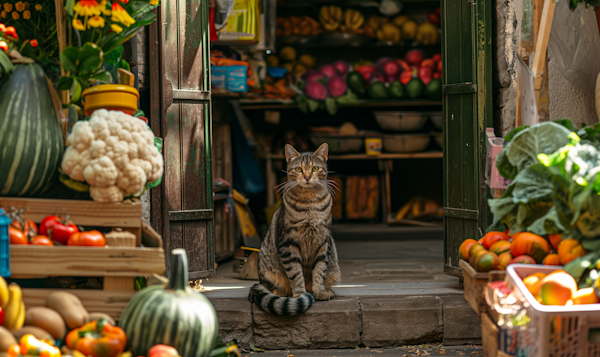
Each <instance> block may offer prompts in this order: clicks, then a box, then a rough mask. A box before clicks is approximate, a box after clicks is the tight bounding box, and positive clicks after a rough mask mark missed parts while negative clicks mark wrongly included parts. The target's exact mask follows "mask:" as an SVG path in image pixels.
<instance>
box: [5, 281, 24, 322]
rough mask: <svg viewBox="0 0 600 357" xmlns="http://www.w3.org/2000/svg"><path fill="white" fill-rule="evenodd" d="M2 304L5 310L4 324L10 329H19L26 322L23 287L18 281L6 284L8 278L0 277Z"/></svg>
mask: <svg viewBox="0 0 600 357" xmlns="http://www.w3.org/2000/svg"><path fill="white" fill-rule="evenodd" d="M0 300H1V301H0V304H2V309H3V310H4V322H3V323H2V326H4V327H6V328H7V329H9V330H18V329H20V328H21V327H23V323H25V304H24V303H23V293H22V291H21V287H20V286H19V285H17V284H16V283H11V284H10V285H8V286H7V285H6V280H4V279H3V278H2V277H0Z"/></svg>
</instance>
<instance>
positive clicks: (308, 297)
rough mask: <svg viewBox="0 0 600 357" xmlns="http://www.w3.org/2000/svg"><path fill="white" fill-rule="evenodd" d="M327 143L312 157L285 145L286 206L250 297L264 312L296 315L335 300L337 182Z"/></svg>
mask: <svg viewBox="0 0 600 357" xmlns="http://www.w3.org/2000/svg"><path fill="white" fill-rule="evenodd" d="M328 150H329V147H328V146H327V144H323V145H321V146H320V147H319V148H318V149H317V151H315V152H314V153H302V154H301V153H299V152H298V151H296V149H294V148H293V147H292V146H291V145H286V146H285V158H286V161H287V176H288V181H287V182H285V183H283V184H282V185H281V186H280V192H281V196H282V204H281V206H280V207H279V208H278V209H277V211H275V214H274V215H273V219H272V220H271V226H270V227H269V230H268V232H267V235H266V237H265V239H264V240H263V242H262V246H261V249H260V253H259V258H258V276H259V280H260V284H256V285H254V286H253V287H252V288H251V289H250V294H249V295H248V299H249V300H250V302H253V303H256V304H257V305H258V306H260V307H261V308H262V309H263V310H264V311H265V312H268V313H271V314H275V315H287V316H294V315H298V314H301V313H303V312H305V311H306V310H308V308H310V306H311V305H312V304H313V302H314V301H315V299H316V300H329V299H331V298H332V297H333V290H332V289H331V287H332V286H333V285H335V284H337V283H338V282H339V281H340V278H341V273H340V268H339V265H338V258H337V251H336V248H335V243H334V242H333V238H332V237H331V207H332V205H333V189H334V188H335V186H334V183H333V182H332V181H330V180H328V179H327V153H328Z"/></svg>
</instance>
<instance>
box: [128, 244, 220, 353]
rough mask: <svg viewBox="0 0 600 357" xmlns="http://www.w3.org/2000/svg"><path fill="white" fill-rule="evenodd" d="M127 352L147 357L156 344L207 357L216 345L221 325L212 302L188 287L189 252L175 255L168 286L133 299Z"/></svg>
mask: <svg viewBox="0 0 600 357" xmlns="http://www.w3.org/2000/svg"><path fill="white" fill-rule="evenodd" d="M119 327H121V328H122V329H123V330H124V331H125V333H126V334H127V349H126V350H127V351H131V353H132V354H133V356H147V355H148V351H149V350H150V348H151V347H152V346H154V345H159V344H162V345H169V346H172V347H175V349H177V351H178V352H179V354H180V355H181V356H184V357H207V356H209V355H210V354H211V352H212V350H213V347H214V344H215V342H216V337H217V332H218V330H219V324H218V322H217V314H216V312H215V309H214V308H213V306H212V304H211V303H210V301H208V299H207V298H206V297H205V296H204V295H202V294H201V293H199V292H196V291H194V290H193V289H192V288H190V287H189V285H188V264H187V256H186V253H185V249H174V250H173V251H172V252H171V275H170V277H169V284H168V285H167V286H166V287H163V286H160V285H154V286H149V287H147V288H144V289H142V290H140V291H139V292H138V293H137V294H135V295H134V296H133V298H131V300H130V301H129V303H128V304H127V306H126V307H125V311H123V315H121V319H120V320H119Z"/></svg>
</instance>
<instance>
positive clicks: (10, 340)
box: [0, 326, 18, 352]
mask: <svg viewBox="0 0 600 357" xmlns="http://www.w3.org/2000/svg"><path fill="white" fill-rule="evenodd" d="M17 343H18V342H17V339H16V338H15V336H13V334H12V332H10V331H9V330H8V329H7V328H6V327H2V326H0V352H6V351H8V348H9V347H10V346H12V345H16V344H17Z"/></svg>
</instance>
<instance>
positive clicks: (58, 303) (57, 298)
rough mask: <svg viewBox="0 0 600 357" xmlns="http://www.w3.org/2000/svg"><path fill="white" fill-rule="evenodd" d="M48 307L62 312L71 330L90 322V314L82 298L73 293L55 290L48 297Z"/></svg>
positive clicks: (61, 314)
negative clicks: (82, 302)
mask: <svg viewBox="0 0 600 357" xmlns="http://www.w3.org/2000/svg"><path fill="white" fill-rule="evenodd" d="M46 307H49V308H51V309H53V310H55V311H56V312H58V313H59V314H60V316H62V317H63V319H64V320H65V322H66V323H67V327H68V328H69V330H71V329H75V328H79V327H81V326H83V325H85V324H86V323H88V321H89V319H90V316H89V314H88V312H87V310H86V309H85V308H84V307H83V305H82V304H81V300H79V298H78V297H77V296H75V295H73V294H71V293H67V292H54V293H52V294H50V295H48V297H47V298H46Z"/></svg>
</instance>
